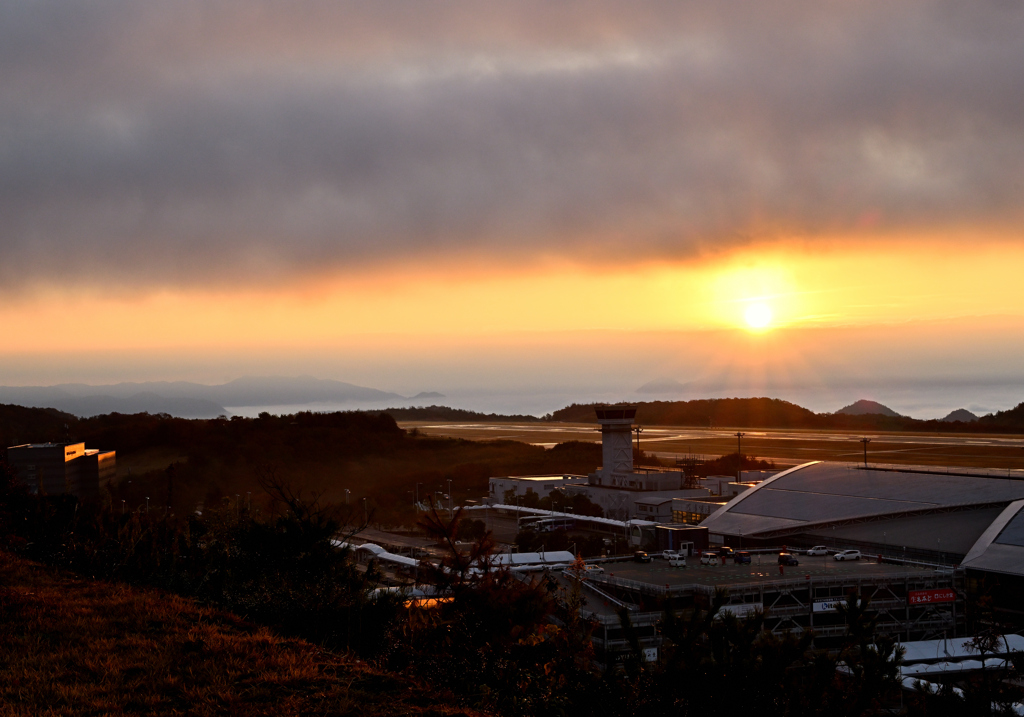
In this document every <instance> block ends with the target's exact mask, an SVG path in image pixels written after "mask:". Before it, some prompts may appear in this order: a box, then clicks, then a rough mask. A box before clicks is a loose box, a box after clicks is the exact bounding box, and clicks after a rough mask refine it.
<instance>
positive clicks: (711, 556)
mask: <svg viewBox="0 0 1024 717" xmlns="http://www.w3.org/2000/svg"><path fill="white" fill-rule="evenodd" d="M723 562H724V561H723V560H722V558H720V557H719V555H718V553H716V552H715V551H714V550H705V551H704V552H703V553H701V554H700V564H701V565H721V564H722V563H723Z"/></svg>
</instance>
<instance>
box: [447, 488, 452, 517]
mask: <svg viewBox="0 0 1024 717" xmlns="http://www.w3.org/2000/svg"><path fill="white" fill-rule="evenodd" d="M451 519H452V479H451V478H449V479H448V520H451Z"/></svg>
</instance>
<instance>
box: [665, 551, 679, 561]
mask: <svg viewBox="0 0 1024 717" xmlns="http://www.w3.org/2000/svg"><path fill="white" fill-rule="evenodd" d="M661 557H663V558H665V560H675V559H676V558H678V557H679V553H678V551H675V550H662V551H661Z"/></svg>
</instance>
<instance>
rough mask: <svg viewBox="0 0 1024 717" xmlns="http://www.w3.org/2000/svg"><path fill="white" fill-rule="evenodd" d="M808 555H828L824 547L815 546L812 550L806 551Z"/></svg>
mask: <svg viewBox="0 0 1024 717" xmlns="http://www.w3.org/2000/svg"><path fill="white" fill-rule="evenodd" d="M807 554H808V555H828V548H826V547H825V546H824V545H815V546H814V547H813V548H811V549H810V550H808V551H807Z"/></svg>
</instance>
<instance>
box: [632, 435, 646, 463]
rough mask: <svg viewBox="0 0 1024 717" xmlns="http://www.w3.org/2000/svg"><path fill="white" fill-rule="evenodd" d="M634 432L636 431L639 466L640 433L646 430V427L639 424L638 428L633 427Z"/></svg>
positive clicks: (637, 461) (638, 461)
mask: <svg viewBox="0 0 1024 717" xmlns="http://www.w3.org/2000/svg"><path fill="white" fill-rule="evenodd" d="M633 432H634V433H636V465H637V466H639V465H640V434H641V433H643V432H644V427H643V426H637V427H636V428H634V429H633Z"/></svg>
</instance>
